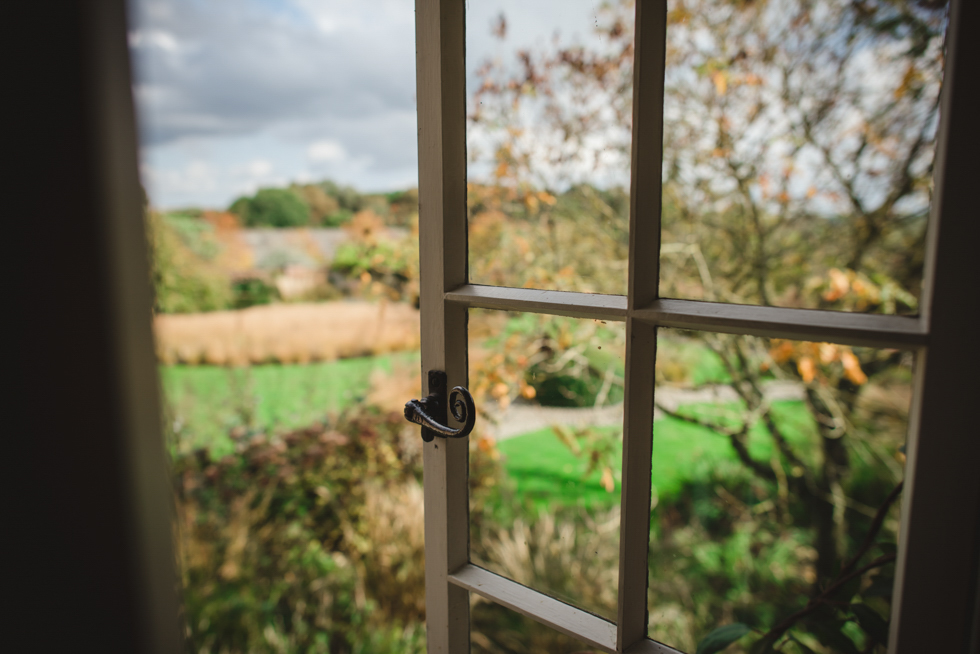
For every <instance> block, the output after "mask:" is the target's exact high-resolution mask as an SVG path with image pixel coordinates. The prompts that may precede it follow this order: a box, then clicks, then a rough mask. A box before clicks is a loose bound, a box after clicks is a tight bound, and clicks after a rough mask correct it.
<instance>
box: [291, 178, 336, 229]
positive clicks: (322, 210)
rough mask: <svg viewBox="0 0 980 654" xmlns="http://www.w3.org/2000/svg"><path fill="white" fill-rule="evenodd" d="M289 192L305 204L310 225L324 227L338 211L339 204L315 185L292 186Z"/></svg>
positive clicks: (320, 187)
mask: <svg viewBox="0 0 980 654" xmlns="http://www.w3.org/2000/svg"><path fill="white" fill-rule="evenodd" d="M289 190H290V191H292V192H293V193H295V194H296V195H298V196H299V197H300V198H302V199H303V201H304V202H306V205H307V206H308V207H309V210H310V219H309V223H310V224H311V225H326V224H328V223H329V222H330V221H331V218H332V217H333V216H334V215H336V214H337V212H338V211H340V203H339V202H338V201H337V199H336V198H334V197H333V196H332V195H328V194H327V192H326V191H325V190H324V189H323V187H322V186H320V185H317V184H293V185H292V186H290V187H289Z"/></svg>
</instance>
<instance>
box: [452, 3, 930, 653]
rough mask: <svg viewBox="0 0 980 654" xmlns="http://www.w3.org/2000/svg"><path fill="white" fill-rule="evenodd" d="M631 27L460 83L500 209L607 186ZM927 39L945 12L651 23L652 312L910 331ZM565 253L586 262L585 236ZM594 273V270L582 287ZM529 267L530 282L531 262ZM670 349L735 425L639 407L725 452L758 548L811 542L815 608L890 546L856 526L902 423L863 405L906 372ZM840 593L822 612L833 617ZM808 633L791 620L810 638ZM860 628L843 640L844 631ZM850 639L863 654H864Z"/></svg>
mask: <svg viewBox="0 0 980 654" xmlns="http://www.w3.org/2000/svg"><path fill="white" fill-rule="evenodd" d="M632 14H633V9H632V3H630V2H621V3H617V4H615V5H612V6H609V7H607V8H606V13H605V19H604V21H603V22H602V23H601V24H600V25H599V27H598V30H599V33H600V35H601V36H602V42H603V44H604V45H603V46H602V47H600V48H597V49H592V50H590V49H586V48H584V47H582V46H575V45H572V46H568V45H562V44H560V43H559V44H558V45H556V46H555V47H554V48H553V49H551V50H546V51H543V52H529V51H528V52H520V53H518V58H517V66H516V69H510V68H507V67H505V66H501V65H499V64H493V63H488V64H487V65H485V66H483V67H482V68H481V69H480V70H479V74H480V75H481V76H482V78H483V82H482V84H481V86H480V87H479V89H478V90H477V92H476V94H475V96H474V98H473V102H472V104H471V116H470V119H471V125H472V129H471V133H473V134H475V135H476V136H475V137H474V141H475V142H476V143H479V144H483V145H484V146H486V144H490V147H489V148H487V147H484V148H483V149H482V150H478V155H480V154H482V153H488V154H483V155H482V156H485V158H486V160H488V161H489V163H490V165H489V166H488V168H489V169H490V170H493V171H494V172H493V173H492V175H491V179H492V181H493V182H495V183H496V185H497V186H498V187H500V188H501V189H503V190H501V191H499V193H502V194H505V195H507V194H509V197H511V198H516V199H517V200H518V201H524V203H525V205H527V204H528V203H527V201H526V198H529V197H533V196H534V194H536V193H540V192H541V188H542V187H547V188H549V189H550V192H551V193H552V194H554V195H560V193H559V190H556V189H560V188H561V187H562V186H565V187H568V186H570V185H573V184H575V183H576V182H582V181H583V180H586V179H588V178H589V177H590V176H596V175H600V174H602V175H606V174H607V173H606V172H604V171H608V170H609V169H610V168H615V167H616V166H618V167H619V169H620V170H621V171H625V170H627V169H628V162H629V147H630V121H631V103H632V100H631V98H632V70H631V68H632V56H633V44H632V34H633V29H632ZM945 20H946V18H945V4H944V3H940V2H935V1H932V0H822V1H818V2H805V1H803V0H679V1H678V2H676V3H673V4H672V5H671V10H670V13H669V15H668V32H667V72H666V78H665V87H666V88H665V90H666V101H665V108H664V120H665V126H664V131H665V138H664V177H663V182H664V206H663V235H662V241H663V245H662V247H661V253H660V254H661V268H662V276H661V280H662V281H661V284H662V288H661V293H662V295H664V296H667V297H687V298H693V299H705V300H713V301H725V302H736V303H749V304H763V305H782V306H801V307H813V308H823V309H829V310H843V311H863V312H880V313H914V312H915V311H916V310H917V298H918V294H919V287H920V284H921V277H922V259H923V254H922V252H923V242H924V234H925V223H926V217H927V213H928V207H929V201H930V193H931V176H932V156H933V146H934V139H935V132H936V126H937V120H938V96H939V87H940V82H941V77H942V67H943V34H944V28H945ZM501 24H502V25H505V24H506V23H505V22H504V21H503V20H502V21H501ZM497 33H498V34H499V35H501V36H503V35H505V33H506V30H505V29H498V32H497ZM474 149H475V148H474ZM471 204H472V203H471ZM605 209H606V210H605V211H593V212H592V213H591V214H590V215H588V216H583V217H582V218H580V220H582V221H586V222H589V223H591V224H593V225H599V227H593V228H592V229H593V230H597V229H603V227H602V226H604V225H608V226H609V228H610V229H614V228H616V227H617V226H621V225H622V224H623V223H624V219H625V216H624V215H623V211H622V210H620V211H616V209H615V208H614V207H613V206H611V205H609V204H607V205H606V207H605ZM544 213H547V212H544ZM551 214H552V217H554V212H551ZM486 222H487V220H486V219H485V218H482V219H481V218H480V216H479V215H477V216H476V217H475V218H474V221H473V223H472V226H471V229H472V230H473V231H474V232H475V233H476V234H477V236H478V237H479V236H481V233H480V230H484V229H485V227H486V226H485V223H486ZM527 224H528V225H530V226H531V227H529V230H530V231H534V228H533V224H532V223H527ZM540 225H541V226H542V227H544V229H542V228H539V232H538V233H539V237H538V239H537V241H538V243H539V244H547V242H548V241H547V239H546V238H544V237H545V236H546V235H547V234H548V233H550V232H549V231H548V230H549V229H550V227H547V225H548V222H547V220H541V222H540ZM575 233H578V234H581V235H582V237H583V238H584V239H589V240H590V241H591V242H592V243H594V244H598V243H600V241H595V240H593V239H591V238H590V236H589V235H587V232H585V231H578V230H576V231H573V234H575ZM529 240H530V239H529ZM477 242H479V241H477ZM497 242H503V241H502V240H500V239H498V241H497ZM622 245H623V244H622V243H621V244H620V247H622ZM541 247H545V245H541ZM611 251H612V250H608V249H607V250H604V251H603V255H599V256H593V257H591V258H590V260H589V266H590V272H591V274H593V275H594V276H595V278H594V281H595V280H600V279H611V278H613V277H614V276H615V275H617V274H619V275H621V274H622V272H621V267H620V264H619V261H621V258H617V257H615V256H609V253H610V252H611ZM496 256H500V257H503V258H505V259H506V257H508V256H509V253H507V252H501V253H499V254H498V253H496V252H492V253H490V252H488V253H487V255H486V256H485V257H484V259H485V260H481V261H478V262H477V263H476V265H474V266H473V268H474V269H476V270H479V269H480V268H481V266H486V265H488V264H487V261H489V260H492V258H493V257H496ZM552 258H554V259H555V260H556V261H557V260H560V259H558V257H557V255H555V256H554V257H552ZM597 261H598V262H599V263H600V265H601V266H604V268H603V269H602V270H598V271H595V270H593V269H592V267H594V265H595V262H597ZM572 265H574V261H573V262H572ZM542 266H543V267H545V268H547V267H548V259H547V258H546V259H544V260H543V264H542ZM561 273H562V271H561V269H560V268H559V267H558V266H557V265H552V266H551V267H550V270H546V271H545V273H544V274H541V275H539V276H538V279H536V280H533V283H532V284H530V285H534V286H536V287H539V288H561V287H562V286H561V285H562V283H563V282H562V279H563V276H562V274H561ZM572 277H574V275H572ZM569 290H572V289H569ZM575 290H578V289H575ZM607 292H608V291H607ZM613 292H616V291H613ZM620 292H621V291H620ZM690 336H693V337H695V338H697V339H699V340H700V342H702V343H704V344H705V345H707V346H708V347H709V348H710V349H711V350H712V351H713V352H714V353H715V354H716V355H717V356H718V358H719V360H720V361H721V363H722V365H723V366H724V368H725V370H726V371H727V375H728V379H729V381H728V384H729V385H730V386H731V388H732V389H734V391H735V393H736V395H737V397H738V398H739V403H738V404H739V406H738V408H737V409H736V410H734V411H732V410H729V411H727V412H722V413H721V414H718V415H705V414H704V413H703V412H700V413H699V412H696V411H681V410H671V409H670V408H668V407H663V406H662V407H660V408H661V409H662V410H663V411H665V412H667V413H668V414H670V415H672V416H673V417H674V418H675V419H678V420H683V421H687V422H691V423H693V424H697V425H700V426H703V427H706V428H708V429H710V430H711V431H713V432H714V433H716V434H718V435H719V437H721V438H725V439H726V440H727V441H728V442H729V443H730V445H731V448H732V450H733V451H734V452H735V453H736V455H737V457H738V459H739V461H740V462H741V463H742V466H743V469H744V470H745V471H746V473H747V474H749V475H750V476H752V477H754V478H755V479H756V480H758V481H759V482H760V483H762V484H763V486H762V487H763V488H766V489H768V490H767V491H766V492H767V493H770V494H771V496H772V499H773V506H774V507H776V508H775V510H776V513H775V517H774V519H773V521H772V522H771V525H770V526H771V527H772V528H773V529H785V525H789V524H791V523H794V524H796V525H797V526H799V527H802V528H804V529H808V530H810V531H811V532H812V534H813V539H812V542H813V547H814V549H815V551H816V561H815V571H816V576H815V578H814V579H813V582H812V588H813V589H814V591H813V592H814V594H815V597H821V595H820V594H819V593H820V592H822V591H824V590H826V589H827V588H828V585H831V586H832V585H833V580H835V579H838V578H839V576H840V574H841V570H842V562H843V566H844V568H847V567H848V566H850V569H851V570H850V571H851V572H853V570H854V569H855V567H856V566H857V558H860V556H865V555H867V554H868V553H869V551H870V548H869V547H864V546H863V545H860V546H858V544H860V543H862V542H863V539H864V538H865V536H866V535H867V534H869V533H873V534H875V535H880V536H881V537H883V538H885V540H888V539H889V538H893V537H894V535H893V534H892V535H889V534H888V533H886V532H880V528H881V524H880V522H879V523H878V527H877V528H872V527H873V525H872V524H871V523H872V521H873V519H874V518H875V516H877V515H878V513H879V512H878V510H877V509H876V507H879V506H887V507H890V506H891V505H892V502H893V501H894V495H893V494H892V490H893V488H894V487H895V484H896V483H897V482H898V481H899V480H900V479H901V476H902V470H901V466H900V464H898V462H897V461H896V458H900V456H901V455H900V453H899V452H898V449H899V447H900V445H901V443H902V442H903V440H904V427H903V426H902V427H896V426H895V424H894V422H895V418H896V417H897V419H898V423H899V424H900V425H901V424H903V423H902V422H901V421H902V416H901V411H898V412H897V413H898V415H897V416H896V415H895V411H891V410H884V409H882V407H881V406H872V405H873V404H874V402H873V400H874V395H875V392H876V391H875V389H877V391H881V389H886V390H887V389H888V388H889V386H891V387H892V388H895V387H896V386H901V385H902V384H906V385H907V383H908V382H907V372H903V371H907V369H908V364H909V357H908V355H905V354H903V353H900V352H894V351H875V350H870V349H852V348H847V347H842V346H833V345H829V344H815V343H796V342H781V341H766V340H763V339H756V338H747V337H737V336H727V335H710V334H692V335H690ZM771 378H776V379H780V378H782V379H787V380H793V381H795V382H796V383H797V384H798V385H799V386H801V387H802V388H803V393H804V403H805V406H806V408H807V410H808V413H809V415H810V416H811V419H812V424H813V427H814V429H815V431H816V437H817V440H816V443H817V447H816V448H815V449H814V451H803V450H802V449H801V447H800V445H799V444H794V443H792V442H791V439H789V438H788V437H787V433H786V432H787V425H786V424H785V423H784V421H783V418H782V417H781V416H780V415H779V414H778V411H775V410H774V407H773V406H772V403H771V402H770V401H769V400H768V399H767V396H766V393H765V389H764V386H765V384H766V383H767V380H768V379H771ZM878 394H879V395H880V392H879V393H878ZM750 434H761V435H763V436H764V438H765V440H766V441H767V442H768V443H769V444H770V445H771V450H772V452H773V455H772V456H771V457H770V458H768V459H765V458H759V456H758V454H757V453H756V454H753V452H752V448H751V447H750ZM856 458H857V459H858V460H861V461H862V465H864V466H865V467H866V468H867V467H869V466H870V468H871V469H873V470H875V471H877V474H876V476H875V477H874V480H872V481H871V482H869V480H868V479H861V478H859V477H858V476H856V475H855V474H854V468H853V462H854V460H855V459H856ZM889 498H890V499H889ZM780 525H783V527H781V526H780ZM855 548H856V549H855ZM862 548H863V549H862ZM849 551H850V552H852V553H851V554H850V555H849V554H848V552H849ZM855 552H856V554H857V555H859V556H858V557H857V558H854V557H855V554H854V553H855ZM887 563H888V562H887V561H886V562H885V563H881V564H880V565H878V566H877V567H875V568H874V569H875V570H877V568H878V567H880V566H881V565H887ZM870 570H872V568H869V569H868V570H865V571H864V572H865V573H867V572H869V571H870ZM855 592H856V591H854V590H852V591H851V595H850V596H847V597H844V598H843V599H842V598H841V597H837V598H834V601H838V602H840V601H843V602H847V601H849V599H850V597H853V596H854V593H855ZM821 601H822V600H821ZM818 604H819V602H818ZM821 606H822V608H823V609H826V608H827V606H829V604H828V605H826V606H825V605H821ZM858 610H859V611H860V610H862V609H858ZM815 615H816V613H814V614H809V613H808V614H807V616H809V617H808V619H811V620H812V619H814V616H815ZM823 617H824V618H826V619H825V620H823V622H820V624H821V625H822V627H812V632H813V633H814V634H816V633H817V631H819V629H820V628H823V629H824V631H825V632H826V629H827V624H831V623H832V625H835V626H832V627H830V628H829V632H828V633H830V635H827V633H823V635H820V634H817V635H816V636H815V637H816V638H818V639H819V640H820V642H823V643H824V644H825V645H826V646H828V647H832V648H835V649H836V648H839V647H844V646H843V645H840V644H838V645H832V644H831V643H830V642H829V640H823V639H824V638H825V637H826V638H827V639H830V640H833V638H835V636H834V634H840V630H841V629H842V628H843V627H842V626H841V624H840V621H841V620H843V618H841V617H840V615H839V614H836V613H833V611H830V613H828V614H827V615H824V616H823ZM873 620H874V618H871V617H868V616H866V619H865V620H858V621H859V622H861V624H862V628H864V623H865V622H870V621H873ZM834 621H836V622H834ZM844 621H845V622H846V620H844ZM818 622H819V621H818ZM759 626H760V627H761V626H763V625H759ZM777 626H779V625H777ZM790 627H793V628H795V623H793V624H791V625H790V626H788V627H785V628H782V630H781V631H780V632H779V633H778V634H777V635H776V636H773V637H769V636H767V638H769V642H768V643H767V645H768V646H769V647H777V648H778V647H781V646H782V645H781V644H780V643H785V642H787V641H788V640H791V639H793V638H795V636H794V633H795V632H792V631H791V629H790ZM807 628H810V627H807ZM865 632H866V633H870V632H869V631H868V630H867V629H865ZM868 638H870V639H871V640H870V641H869V642H870V645H869V646H870V647H874V646H875V642H878V644H881V641H880V639H879V640H877V641H875V639H874V638H872V637H871V636H868ZM779 639H783V640H782V641H779ZM852 645H853V642H852ZM868 651H870V650H868Z"/></svg>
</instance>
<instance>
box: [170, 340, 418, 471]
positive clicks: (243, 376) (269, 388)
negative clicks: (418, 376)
mask: <svg viewBox="0 0 980 654" xmlns="http://www.w3.org/2000/svg"><path fill="white" fill-rule="evenodd" d="M417 366H418V353H417V352H400V353H396V354H389V355H383V356H377V357H358V358H352V359H340V360H338V361H329V362H322V363H309V364H286V365H279V364H266V365H257V366H249V367H241V368H226V367H223V366H187V365H173V366H161V368H160V378H161V381H162V383H163V387H164V393H165V395H166V397H167V409H168V413H169V415H168V417H169V419H170V420H171V422H172V424H171V429H172V430H173V432H174V433H175V434H176V435H177V436H178V437H182V440H183V441H184V443H185V444H186V445H188V446H191V447H207V448H209V449H211V450H212V451H213V452H214V453H215V454H216V455H220V454H222V453H225V452H227V451H228V450H229V448H230V447H231V441H230V440H229V437H228V434H229V432H231V431H232V430H234V429H236V428H237V429H245V430H248V431H256V432H258V431H270V432H271V431H282V430H288V429H296V428H300V427H305V426H307V425H309V424H311V423H314V422H317V421H320V420H322V419H323V418H324V417H325V416H326V415H327V414H329V413H336V412H337V411H339V410H341V409H342V408H344V407H345V406H349V405H351V404H354V403H357V402H358V401H359V400H360V399H362V398H363V397H364V396H365V395H366V394H367V392H368V391H369V389H370V387H371V377H372V375H374V374H377V373H379V372H381V373H385V374H387V373H390V372H391V371H392V368H393V367H413V368H417Z"/></svg>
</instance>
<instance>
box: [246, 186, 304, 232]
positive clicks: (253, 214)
mask: <svg viewBox="0 0 980 654" xmlns="http://www.w3.org/2000/svg"><path fill="white" fill-rule="evenodd" d="M228 210H229V211H230V212H232V213H234V214H236V215H238V216H239V217H241V219H242V223H243V224H245V225H246V226H247V227H301V226H303V225H308V224H310V207H309V205H308V204H307V202H306V200H304V199H303V198H301V197H300V196H299V195H297V194H296V193H294V192H293V191H290V190H286V189H278V188H264V189H260V190H259V191H258V192H256V194H255V195H254V196H252V197H245V196H243V197H240V198H238V199H237V200H235V201H234V202H233V203H232V204H231V206H230V207H229V208H228Z"/></svg>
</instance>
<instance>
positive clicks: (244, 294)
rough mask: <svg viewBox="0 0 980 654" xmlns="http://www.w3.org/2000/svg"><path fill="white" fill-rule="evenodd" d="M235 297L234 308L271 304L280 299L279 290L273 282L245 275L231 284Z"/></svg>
mask: <svg viewBox="0 0 980 654" xmlns="http://www.w3.org/2000/svg"><path fill="white" fill-rule="evenodd" d="M231 290H232V293H234V294H235V299H234V301H233V302H232V308H234V309H245V308H247V307H254V306H257V305H260V304H271V303H272V302H275V301H276V300H277V299H279V292H278V291H277V290H276V287H275V286H273V285H272V284H269V283H267V282H266V281H265V280H264V279H261V278H259V277H244V278H241V279H237V280H235V281H233V282H232V284H231Z"/></svg>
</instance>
